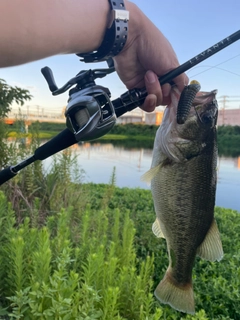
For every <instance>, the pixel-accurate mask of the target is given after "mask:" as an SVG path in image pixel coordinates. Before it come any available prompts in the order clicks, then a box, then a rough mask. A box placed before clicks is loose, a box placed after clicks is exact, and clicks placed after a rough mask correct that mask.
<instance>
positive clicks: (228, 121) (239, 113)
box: [217, 109, 240, 126]
mask: <svg viewBox="0 0 240 320" xmlns="http://www.w3.org/2000/svg"><path fill="white" fill-rule="evenodd" d="M217 125H218V126H223V125H225V126H227V125H230V126H240V109H227V110H226V109H220V110H218V121H217Z"/></svg>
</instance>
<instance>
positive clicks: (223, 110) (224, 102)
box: [220, 96, 228, 125]
mask: <svg viewBox="0 0 240 320" xmlns="http://www.w3.org/2000/svg"><path fill="white" fill-rule="evenodd" d="M220 98H222V100H221V101H220V102H221V103H222V108H221V109H222V125H224V124H225V109H226V102H228V100H227V98H228V96H221V97H220Z"/></svg>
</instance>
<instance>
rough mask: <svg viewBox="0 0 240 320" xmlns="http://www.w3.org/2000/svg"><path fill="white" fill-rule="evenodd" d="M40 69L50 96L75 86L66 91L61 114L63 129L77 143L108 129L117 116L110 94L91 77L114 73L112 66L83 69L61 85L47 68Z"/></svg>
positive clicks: (99, 135)
mask: <svg viewBox="0 0 240 320" xmlns="http://www.w3.org/2000/svg"><path fill="white" fill-rule="evenodd" d="M41 71H42V74H43V76H44V77H45V79H46V81H47V83H48V86H49V89H50V91H51V92H52V94H53V95H58V94H61V93H63V92H65V91H66V90H68V89H69V88H71V87H72V86H73V85H76V86H75V87H74V88H72V89H71V90H70V91H69V99H68V105H67V107H66V111H65V116H66V124H67V128H68V129H69V130H70V131H71V132H72V133H73V134H74V135H75V139H76V141H77V142H79V141H87V140H93V139H97V138H99V137H101V136H103V135H105V134H106V133H107V132H108V131H109V130H111V129H112V127H113V126H114V125H115V123H116V120H117V117H116V114H115V110H114V107H113V104H112V102H111V100H110V97H111V93H110V91H109V89H108V88H105V87H102V86H99V85H96V83H95V79H97V78H103V77H105V76H106V75H107V74H110V73H112V72H114V71H115V69H114V67H112V68H108V69H95V70H87V71H85V70H83V71H81V72H79V73H78V74H77V75H76V77H74V78H72V79H71V80H69V81H68V82H67V83H66V84H65V85H64V86H63V87H62V88H58V87H57V85H56V83H55V80H54V77H53V74H52V71H51V69H50V68H49V67H45V68H43V69H42V70H41Z"/></svg>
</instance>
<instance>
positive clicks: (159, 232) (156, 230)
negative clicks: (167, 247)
mask: <svg viewBox="0 0 240 320" xmlns="http://www.w3.org/2000/svg"><path fill="white" fill-rule="evenodd" d="M152 232H153V233H154V234H155V236H156V237H157V238H165V237H164V234H163V232H162V229H161V225H160V222H159V220H158V218H156V220H155V221H154V223H153V225H152Z"/></svg>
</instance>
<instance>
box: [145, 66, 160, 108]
mask: <svg viewBox="0 0 240 320" xmlns="http://www.w3.org/2000/svg"><path fill="white" fill-rule="evenodd" d="M144 80H145V87H146V90H147V92H148V95H147V97H146V99H145V101H144V103H143V105H142V106H141V108H142V109H143V110H144V111H147V112H152V111H153V110H154V109H155V107H156V106H158V105H159V104H161V103H162V100H163V95H162V90H161V86H160V83H159V81H158V77H157V75H156V74H155V73H154V72H152V71H151V70H148V71H147V72H146V74H145V77H144Z"/></svg>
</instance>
